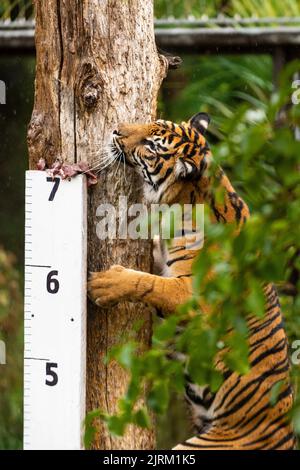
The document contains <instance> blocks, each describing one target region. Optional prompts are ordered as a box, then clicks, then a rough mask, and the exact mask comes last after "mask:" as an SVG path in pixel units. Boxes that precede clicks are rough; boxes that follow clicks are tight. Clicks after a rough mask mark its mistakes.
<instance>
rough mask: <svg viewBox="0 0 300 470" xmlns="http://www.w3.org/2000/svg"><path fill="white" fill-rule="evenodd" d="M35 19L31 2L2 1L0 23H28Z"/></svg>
mask: <svg viewBox="0 0 300 470" xmlns="http://www.w3.org/2000/svg"><path fill="white" fill-rule="evenodd" d="M32 18H33V3H32V1H31V0H1V1H0V21H4V22H12V21H20V22H23V21H26V20H31V19H32Z"/></svg>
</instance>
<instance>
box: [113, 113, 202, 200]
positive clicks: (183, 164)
mask: <svg viewBox="0 0 300 470" xmlns="http://www.w3.org/2000/svg"><path fill="white" fill-rule="evenodd" d="M209 122H210V119H209V117H208V115H207V114H206V113H198V114H196V115H195V116H193V117H192V118H191V119H190V120H189V121H188V122H182V123H181V124H175V123H173V122H171V121H163V120H158V121H155V122H152V123H150V124H121V125H120V126H119V128H118V130H117V131H114V133H113V143H112V145H113V149H114V151H115V152H116V153H118V155H119V158H120V159H122V160H124V161H125V162H126V164H127V165H129V166H131V167H134V168H135V170H136V171H137V172H138V173H139V174H140V175H141V176H142V178H143V180H144V183H145V184H144V190H145V191H144V192H145V196H146V198H147V199H148V200H149V201H150V202H163V199H164V194H166V191H167V190H169V189H170V188H171V187H172V186H173V187H174V185H177V187H178V186H179V183H182V182H184V181H190V182H191V181H195V180H199V179H200V178H201V176H202V175H203V174H204V172H205V170H206V168H207V165H208V162H209V159H210V151H209V147H208V144H207V142H206V139H205V131H206V129H207V127H208V124H209Z"/></svg>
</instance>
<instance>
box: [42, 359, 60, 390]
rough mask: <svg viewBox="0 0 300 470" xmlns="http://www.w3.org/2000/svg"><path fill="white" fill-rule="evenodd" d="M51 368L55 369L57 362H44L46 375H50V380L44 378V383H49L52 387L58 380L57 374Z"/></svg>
mask: <svg viewBox="0 0 300 470" xmlns="http://www.w3.org/2000/svg"><path fill="white" fill-rule="evenodd" d="M52 369H57V363H56V362H46V376H47V375H50V377H52V380H48V379H46V381H45V383H46V385H49V386H50V387H54V385H56V384H57V382H58V375H57V373H56V372H54V370H52Z"/></svg>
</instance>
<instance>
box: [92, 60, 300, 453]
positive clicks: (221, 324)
mask: <svg viewBox="0 0 300 470" xmlns="http://www.w3.org/2000/svg"><path fill="white" fill-rule="evenodd" d="M234 66H235V67H236V64H235V65H234ZM244 66H245V63H244V62H243V61H241V73H240V74H239V76H240V79H242V80H244V79H245V77H246V79H247V80H248V74H247V73H246V74H245V77H243V73H242V72H243V70H244ZM299 67H300V63H299V62H294V63H291V64H289V66H287V67H286V69H285V70H284V71H283V73H282V75H281V77H280V83H279V87H278V89H277V91H272V92H270V89H269V88H270V87H269V81H268V80H267V83H266V84H264V83H263V81H262V82H261V83H260V86H259V88H260V91H259V93H258V90H256V89H253V87H252V88H251V90H250V91H251V94H249V97H253V96H254V95H255V94H257V95H259V96H261V102H260V103H259V102H258V100H257V99H255V100H253V99H241V100H239V98H240V97H239V96H237V98H238V100H237V101H235V100H233V101H232V100H230V99H229V98H228V100H225V106H224V107H223V106H220V105H219V103H218V104H217V106H216V103H215V102H210V103H209V102H206V106H205V109H206V110H207V111H210V109H212V110H213V111H214V112H215V113H216V112H217V110H219V116H220V120H219V122H220V133H219V136H218V139H216V137H215V136H214V138H213V140H214V144H213V145H212V150H213V154H214V158H215V161H216V162H218V163H219V164H221V166H222V167H223V168H224V167H226V171H227V173H228V175H229V177H230V179H231V181H232V183H233V185H234V186H235V188H236V189H237V190H238V192H239V193H240V194H241V195H242V197H244V198H245V200H246V201H247V203H248V204H249V206H250V210H251V213H252V216H251V218H250V221H249V222H248V223H247V225H246V227H245V228H244V229H243V230H242V232H241V234H240V235H239V236H238V237H235V236H234V233H233V231H234V230H235V227H231V226H227V225H222V224H212V223H211V222H210V220H209V217H206V222H205V236H206V244H205V247H204V249H203V250H202V252H201V253H200V255H199V256H198V258H197V260H196V262H195V263H194V273H193V274H194V277H193V279H194V294H193V297H192V298H191V299H190V300H189V301H188V302H187V303H186V304H185V305H183V306H182V307H181V308H180V309H179V311H178V312H177V314H176V315H172V316H171V317H169V318H168V319H166V320H164V321H163V322H162V323H159V324H158V325H157V326H156V327H155V328H154V334H153V346H152V348H151V349H150V350H149V351H147V352H144V353H140V352H139V347H138V344H137V342H136V340H135V333H134V332H131V334H130V335H129V336H128V338H127V339H126V341H123V343H122V342H120V344H119V346H116V347H115V348H113V349H112V350H111V351H110V353H109V358H114V359H117V360H118V361H119V363H120V364H121V365H122V366H123V367H124V368H125V369H127V370H128V371H129V372H130V374H131V381H130V384H129V387H128V391H127V394H126V395H125V396H124V397H123V398H122V399H121V400H120V402H119V411H118V413H116V414H115V415H113V416H111V415H107V414H104V413H102V412H101V411H100V410H96V411H94V412H93V414H92V415H89V416H88V418H87V429H88V433H87V441H86V444H87V445H89V442H90V441H91V440H92V438H93V431H92V430H93V427H92V423H93V420H94V419H95V418H97V417H98V418H99V417H100V418H101V419H103V420H104V421H106V423H107V426H108V429H109V430H110V432H111V433H113V434H115V435H121V434H122V433H123V432H124V429H125V427H126V425H127V424H128V423H135V424H138V425H140V426H147V425H149V422H150V418H149V416H148V412H147V410H146V409H144V408H143V409H139V408H138V407H137V402H138V398H139V396H140V394H141V393H142V390H144V387H145V384H147V387H148V388H147V389H148V398H147V405H148V407H149V409H150V410H151V411H153V412H155V413H156V414H164V413H165V412H166V410H167V407H168V404H169V400H170V396H171V394H172V393H173V392H179V393H183V387H184V371H185V364H184V363H181V362H179V361H174V360H172V359H170V357H169V355H168V353H169V352H170V351H173V350H174V349H175V350H176V351H178V352H180V353H184V354H185V355H186V356H187V358H188V359H187V368H188V373H189V374H190V376H191V377H192V378H193V380H194V381H195V382H196V383H198V384H200V385H204V384H209V385H210V387H211V389H212V390H214V391H216V390H217V389H218V388H219V387H220V385H221V383H222V376H221V375H220V374H219V372H218V371H217V370H216V369H215V367H214V360H215V357H216V354H217V353H218V352H219V351H220V349H223V348H224V347H225V351H226V352H225V356H224V360H225V363H226V364H227V366H228V367H229V368H230V369H231V370H233V371H236V372H238V373H239V374H245V373H247V372H249V363H248V346H247V334H248V329H247V324H246V321H245V317H246V315H248V314H249V313H250V312H251V313H253V314H254V315H257V316H258V317H262V316H263V315H264V297H263V295H262V285H263V284H264V283H265V282H275V283H276V284H279V285H282V284H286V283H290V282H291V278H292V277H293V280H294V282H295V284H296V287H297V289H298V292H299V287H300V282H299V280H298V278H299V275H298V274H297V273H298V270H299V269H300V264H299V256H298V253H299V252H300V237H299V218H300V204H299V197H300V184H299V183H300V172H299V163H300V142H298V141H296V140H295V135H294V128H295V126H296V125H300V105H299V106H290V104H289V103H290V100H291V94H292V93H293V91H294V90H293V89H292V87H291V84H292V81H293V77H294V74H295V72H296V71H297V70H299ZM258 72H259V70H258ZM220 73H221V72H220ZM252 73H253V74H254V75H255V73H256V68H254V69H253V72H252ZM261 73H262V74H263V70H261ZM201 76H202V74H201ZM215 78H216V77H215V75H211V76H210V77H209V79H208V81H210V83H212V82H213V81H214V80H215ZM247 80H246V81H247ZM200 81H201V78H200ZM217 82H218V77H217ZM233 83H234V80H233ZM191 86H192V87H195V86H196V85H195V83H193V84H192V85H191ZM220 87H221V88H222V83H221V81H220ZM220 87H219V88H220ZM233 87H234V85H233ZM216 88H217V90H218V87H216ZM200 89H201V95H204V92H203V88H200ZM233 89H234V88H233ZM221 91H222V90H221ZM248 92H249V90H248ZM261 92H263V94H261ZM184 93H188V91H187V88H186V89H185V91H184ZM230 93H233V90H231V91H230ZM212 94H213V93H211V95H212ZM213 95H214V94H213ZM227 101H228V104H227ZM229 103H230V105H229ZM197 104H198V102H197V101H196V106H195V101H194V110H193V111H194V112H196V111H199V110H200V109H201V110H202V109H203V107H201V108H198V106H197ZM177 106H178V103H177ZM227 108H228V109H229V110H230V113H229V114H228V109H227ZM177 109H178V108H177ZM177 112H178V111H177ZM184 112H186V109H185V111H184ZM168 117H169V116H168ZM181 117H182V116H181ZM185 117H187V116H185ZM221 117H222V119H221ZM208 140H210V139H208ZM215 246H218V250H215V249H214V247H215ZM212 269H213V271H214V273H215V276H214V277H213V279H209V278H208V277H207V273H209V272H211V271H212ZM295 273H296V276H295ZM200 298H201V299H202V300H204V301H205V303H207V304H208V305H209V306H210V309H211V311H210V313H209V314H208V315H205V316H204V315H202V314H201V312H200V311H199V300H200ZM281 302H282V305H283V313H284V316H285V319H286V329H287V332H288V335H289V340H290V343H292V341H293V340H294V339H297V338H299V337H300V336H299V335H300V317H299V314H298V312H299V306H300V295H296V296H295V297H287V296H281ZM182 321H184V322H186V325H185V328H184V330H183V332H182V333H181V334H177V335H175V330H176V326H177V325H178V324H179V323H181V322H182ZM231 327H232V328H233V334H232V335H231V336H230V337H228V335H227V334H226V332H227V331H228V328H231ZM293 376H294V381H295V382H296V391H297V390H298V388H297V384H298V382H299V366H298V367H296V366H295V367H294V370H293ZM275 399H276V390H274V391H273V390H272V393H270V401H271V402H274V400H275ZM293 419H294V422H295V425H296V429H297V430H300V422H299V419H300V400H299V398H298V397H296V402H295V409H294V411H293Z"/></svg>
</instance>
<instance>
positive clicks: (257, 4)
mask: <svg viewBox="0 0 300 470" xmlns="http://www.w3.org/2000/svg"><path fill="white" fill-rule="evenodd" d="M154 10H155V16H156V17H157V18H161V17H170V16H171V17H172V16H173V17H175V18H186V17H188V16H193V17H196V18H200V17H204V18H205V17H212V18H213V17H217V16H218V15H220V14H222V15H226V16H228V17H233V16H236V17H238V16H240V17H243V18H248V17H252V16H253V17H258V18H276V17H293V16H300V4H299V2H298V0H286V1H284V2H282V1H279V0H263V1H261V0H173V1H172V2H170V1H168V0H154Z"/></svg>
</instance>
